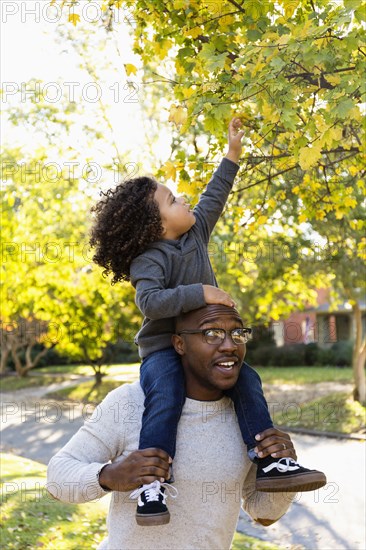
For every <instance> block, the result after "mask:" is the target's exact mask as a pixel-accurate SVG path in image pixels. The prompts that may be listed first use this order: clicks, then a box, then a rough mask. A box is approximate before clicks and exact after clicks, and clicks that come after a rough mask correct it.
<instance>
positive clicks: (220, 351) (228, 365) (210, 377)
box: [172, 304, 246, 401]
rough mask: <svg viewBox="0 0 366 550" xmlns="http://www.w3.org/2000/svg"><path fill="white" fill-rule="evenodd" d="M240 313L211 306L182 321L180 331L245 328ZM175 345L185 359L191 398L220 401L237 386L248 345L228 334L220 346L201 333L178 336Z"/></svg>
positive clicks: (194, 312)
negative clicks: (228, 390)
mask: <svg viewBox="0 0 366 550" xmlns="http://www.w3.org/2000/svg"><path fill="white" fill-rule="evenodd" d="M243 326H244V325H243V321H242V319H241V317H240V315H239V313H238V312H237V311H236V310H235V309H233V308H230V307H227V306H222V305H218V304H213V305H208V306H206V307H204V308H201V309H198V310H195V311H192V312H190V313H189V314H186V315H184V316H183V318H180V319H179V320H178V322H177V328H176V332H177V333H179V332H180V331H184V330H203V329H208V328H216V329H217V328H220V329H224V330H226V331H230V330H232V329H235V328H242V327H243ZM172 341H173V345H174V347H175V349H176V350H177V352H178V353H179V354H180V355H181V356H182V364H183V369H184V374H185V379H186V391H187V396H188V397H191V398H192V399H198V400H201V401H211V400H215V399H220V397H222V394H223V391H224V390H227V389H229V388H231V387H232V386H234V385H235V383H236V381H237V379H238V376H239V371H240V368H241V365H242V362H243V360H244V357H245V352H246V346H245V344H236V343H235V342H234V341H233V340H232V338H231V336H230V335H229V334H228V333H227V334H226V338H225V340H223V341H222V342H221V343H218V344H211V343H207V342H206V341H205V338H204V336H203V335H202V334H201V333H198V334H181V335H180V336H179V335H178V334H175V335H174V336H173V340H172Z"/></svg>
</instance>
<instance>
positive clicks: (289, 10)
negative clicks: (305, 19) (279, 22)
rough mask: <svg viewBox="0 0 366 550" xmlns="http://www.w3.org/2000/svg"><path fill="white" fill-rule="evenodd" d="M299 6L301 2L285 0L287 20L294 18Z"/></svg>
mask: <svg viewBox="0 0 366 550" xmlns="http://www.w3.org/2000/svg"><path fill="white" fill-rule="evenodd" d="M298 5H299V2H297V1H294V0H284V1H283V7H284V8H285V17H286V19H289V18H290V17H292V16H293V14H294V13H295V10H296V8H297V6H298Z"/></svg>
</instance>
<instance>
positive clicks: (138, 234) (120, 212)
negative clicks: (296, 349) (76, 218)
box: [90, 177, 163, 285]
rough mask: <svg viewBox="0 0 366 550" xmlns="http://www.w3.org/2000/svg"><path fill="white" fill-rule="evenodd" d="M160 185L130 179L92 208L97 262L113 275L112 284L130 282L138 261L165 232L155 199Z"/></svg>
mask: <svg viewBox="0 0 366 550" xmlns="http://www.w3.org/2000/svg"><path fill="white" fill-rule="evenodd" d="M157 185H158V184H157V182H156V180H154V179H153V178H149V177H139V178H133V179H129V180H126V181H124V182H122V183H120V184H119V185H117V186H116V187H115V189H109V190H108V191H107V192H105V193H104V192H102V193H101V195H102V196H103V197H104V198H103V199H102V200H100V201H99V202H98V203H97V204H96V205H95V206H93V208H92V210H91V211H92V212H95V214H96V218H95V222H94V225H93V227H92V230H91V236H90V244H91V246H92V247H94V248H96V251H95V254H94V256H93V260H94V262H95V263H97V264H98V265H100V266H101V267H104V271H103V275H104V276H107V275H109V274H110V273H112V274H113V278H112V285H114V284H115V283H117V282H118V281H122V280H125V281H129V280H130V266H131V262H132V260H133V259H134V258H136V257H137V256H138V255H139V254H141V253H142V252H144V251H145V250H146V249H147V248H148V246H149V244H150V243H152V242H155V241H157V240H158V239H159V238H160V236H161V235H162V232H163V227H162V224H161V217H160V211H159V205H158V203H157V202H156V201H155V199H154V193H155V191H156V189H157Z"/></svg>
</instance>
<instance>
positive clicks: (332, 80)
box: [327, 74, 341, 86]
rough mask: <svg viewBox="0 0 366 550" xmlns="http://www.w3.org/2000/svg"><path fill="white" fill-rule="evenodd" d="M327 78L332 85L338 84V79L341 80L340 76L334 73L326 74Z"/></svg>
mask: <svg viewBox="0 0 366 550" xmlns="http://www.w3.org/2000/svg"><path fill="white" fill-rule="evenodd" d="M327 80H328V82H329V83H330V84H332V85H333V86H337V84H339V83H340V81H341V77H340V76H339V75H338V74H336V75H327Z"/></svg>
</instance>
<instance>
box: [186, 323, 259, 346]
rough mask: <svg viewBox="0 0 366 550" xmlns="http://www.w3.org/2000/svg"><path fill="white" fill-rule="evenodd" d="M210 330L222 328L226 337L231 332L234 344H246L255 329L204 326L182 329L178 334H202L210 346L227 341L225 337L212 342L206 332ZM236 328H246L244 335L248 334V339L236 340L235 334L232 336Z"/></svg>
mask: <svg viewBox="0 0 366 550" xmlns="http://www.w3.org/2000/svg"><path fill="white" fill-rule="evenodd" d="M209 330H220V331H223V332H225V338H226V336H227V335H228V334H230V338H231V340H232V341H233V342H234V344H236V345H237V346H243V345H244V344H246V343H247V342H248V340H249V336H250V335H251V334H252V333H253V329H251V328H249V327H237V328H233V329H231V330H225V329H224V328H217V327H210V328H204V329H197V330H195V329H186V330H181V331H179V332H177V333H176V334H177V335H178V336H180V335H181V334H202V336H203V338H204V339H205V342H206V344H209V345H210V346H219V345H220V344H222V342H225V338H223V339H222V340H220V342H217V344H214V343H212V342H208V341H207V337H206V334H205V333H206V332H207V331H209ZM235 330H244V331H245V332H244V335H246V336H247V339H246V341H245V342H235V340H234V338H233V336H232V333H233V332H234V331H235Z"/></svg>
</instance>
